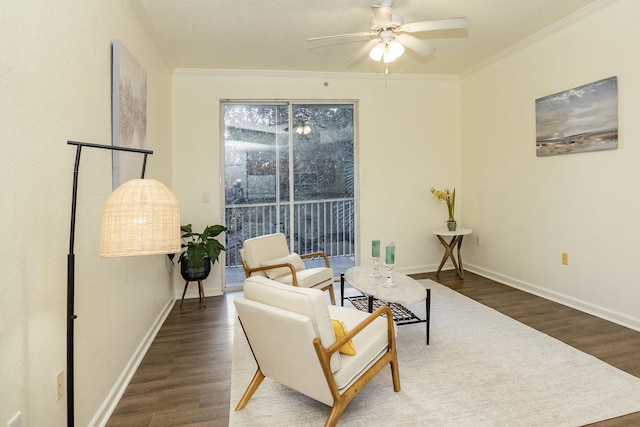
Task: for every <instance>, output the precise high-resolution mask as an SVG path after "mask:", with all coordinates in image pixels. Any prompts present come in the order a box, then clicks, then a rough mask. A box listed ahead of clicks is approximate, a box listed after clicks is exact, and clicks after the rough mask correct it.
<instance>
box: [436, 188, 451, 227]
mask: <svg viewBox="0 0 640 427" xmlns="http://www.w3.org/2000/svg"><path fill="white" fill-rule="evenodd" d="M431 193H432V194H433V195H434V197H435V198H436V199H438V200H444V201H445V202H447V209H448V210H449V221H453V212H454V210H455V207H456V189H455V188H454V189H453V191H449V189H448V188H445V189H444V191H440V190H436V189H435V188H433V187H431Z"/></svg>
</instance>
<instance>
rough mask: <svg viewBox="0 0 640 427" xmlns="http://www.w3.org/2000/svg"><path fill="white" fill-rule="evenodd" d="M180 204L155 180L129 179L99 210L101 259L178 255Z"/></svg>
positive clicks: (165, 187)
mask: <svg viewBox="0 0 640 427" xmlns="http://www.w3.org/2000/svg"><path fill="white" fill-rule="evenodd" d="M180 243H181V241H180V205H179V203H178V200H177V199H176V196H175V195H174V194H173V192H172V191H171V190H170V189H169V188H168V187H167V186H166V185H164V184H162V183H161V182H159V181H156V180H155V179H132V180H131V181H127V182H126V183H124V184H122V185H121V186H119V187H118V188H117V189H116V190H115V191H114V192H113V193H111V195H110V196H109V198H108V199H107V201H106V203H105V205H104V208H103V210H102V235H101V237H100V256H101V257H119V256H134V255H154V254H175V253H177V252H180Z"/></svg>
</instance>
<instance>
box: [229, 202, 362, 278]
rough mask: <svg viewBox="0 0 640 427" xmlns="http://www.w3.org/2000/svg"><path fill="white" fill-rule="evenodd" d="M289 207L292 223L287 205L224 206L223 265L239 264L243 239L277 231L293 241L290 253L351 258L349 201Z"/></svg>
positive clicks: (351, 206) (352, 222)
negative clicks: (319, 253)
mask: <svg viewBox="0 0 640 427" xmlns="http://www.w3.org/2000/svg"><path fill="white" fill-rule="evenodd" d="M293 206H294V209H293V222H292V221H290V215H291V214H290V209H289V207H290V204H289V203H288V202H285V203H282V204H280V205H276V204H275V203H252V204H238V205H227V206H226V207H225V222H226V223H225V226H226V227H227V229H228V230H229V231H228V232H227V233H226V246H227V251H226V254H225V259H226V266H227V267H235V266H239V265H241V264H242V261H241V259H240V252H239V251H240V249H241V248H242V242H243V241H244V240H246V239H249V238H251V237H256V236H262V235H264V234H270V233H277V232H282V233H284V234H285V236H288V237H289V238H293V242H294V249H293V250H294V252H297V253H299V254H304V253H309V252H317V251H324V252H325V253H326V254H327V256H329V257H346V256H353V254H354V248H355V244H354V235H355V232H354V218H353V211H354V210H353V208H354V206H353V198H343V199H327V200H314V201H309V202H306V201H305V202H294V205H293ZM291 224H292V225H291ZM291 228H293V234H292V230H291Z"/></svg>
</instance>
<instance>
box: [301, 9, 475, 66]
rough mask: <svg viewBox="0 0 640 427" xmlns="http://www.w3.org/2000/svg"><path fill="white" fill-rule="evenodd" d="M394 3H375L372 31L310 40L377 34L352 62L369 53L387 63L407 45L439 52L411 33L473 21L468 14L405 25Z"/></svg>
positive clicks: (428, 52) (429, 52) (427, 52)
mask: <svg viewBox="0 0 640 427" xmlns="http://www.w3.org/2000/svg"><path fill="white" fill-rule="evenodd" d="M392 6H393V0H380V1H379V3H378V4H376V5H372V6H371V12H372V14H373V17H372V18H371V21H370V24H369V31H365V32H360V33H349V34H336V35H331V36H322V37H312V38H309V39H307V41H311V42H313V41H317V40H327V39H337V38H350V37H371V36H375V38H373V39H372V40H370V41H369V42H368V43H367V44H366V45H365V46H363V47H362V48H361V49H360V50H358V51H357V52H356V53H355V54H354V55H353V56H351V58H349V59H348V61H349V62H351V61H354V60H356V59H359V58H360V57H362V56H363V55H364V54H366V53H367V52H369V57H370V58H371V59H373V60H374V61H376V62H380V61H382V62H383V63H385V64H387V63H389V62H393V61H395V60H396V59H398V58H399V57H400V56H401V55H402V54H403V53H404V50H405V47H406V48H408V49H410V50H412V51H414V52H415V53H417V54H418V55H420V56H429V55H432V54H433V53H434V52H435V51H436V49H435V48H434V47H433V46H430V45H429V44H427V43H425V42H424V41H422V40H420V39H418V38H417V37H414V36H412V35H411V34H408V33H419V32H424V31H438V30H455V29H464V28H468V27H469V21H468V20H467V18H465V17H460V18H453V19H443V20H437V21H421V22H412V23H408V24H403V19H402V17H401V16H398V15H394V14H392V13H391V7H392Z"/></svg>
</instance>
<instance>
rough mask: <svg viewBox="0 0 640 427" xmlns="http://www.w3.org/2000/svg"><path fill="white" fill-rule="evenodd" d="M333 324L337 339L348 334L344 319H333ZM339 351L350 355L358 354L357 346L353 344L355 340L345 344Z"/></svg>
mask: <svg viewBox="0 0 640 427" xmlns="http://www.w3.org/2000/svg"><path fill="white" fill-rule="evenodd" d="M331 325H332V326H333V333H334V334H335V336H336V341H338V340H339V339H340V338H342V337H344V336H345V335H347V328H346V326H344V323H343V322H342V320H338V319H331ZM338 351H339V352H340V353H342V354H348V355H349V356H355V355H356V347H355V346H354V345H353V341H351V340H349V341H347V342H346V343H345V344H343V345H342V347H340V349H339V350H338Z"/></svg>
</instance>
